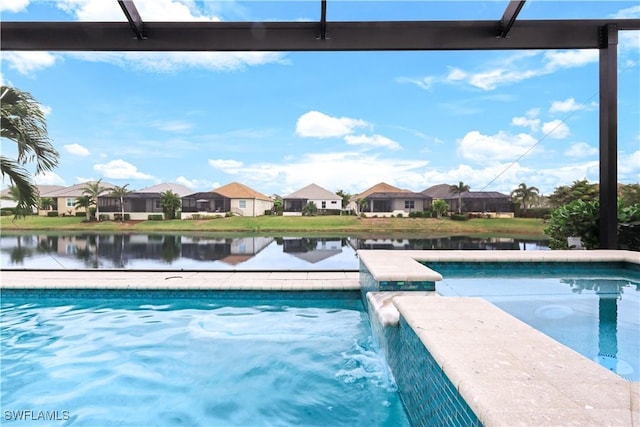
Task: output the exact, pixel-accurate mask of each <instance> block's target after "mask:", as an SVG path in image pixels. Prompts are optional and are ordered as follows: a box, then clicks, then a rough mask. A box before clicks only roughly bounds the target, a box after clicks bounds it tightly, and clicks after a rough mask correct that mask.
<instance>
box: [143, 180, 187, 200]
mask: <svg viewBox="0 0 640 427" xmlns="http://www.w3.org/2000/svg"><path fill="white" fill-rule="evenodd" d="M168 190H171V191H173V192H174V193H176V194H177V195H178V196H180V197H184V196H186V195H188V194H191V193H193V190H191V189H189V188H187V187H185V186H184V185H181V184H174V183H173V182H163V183H161V184H157V185H153V186H151V187H147V188H143V189H142V190H138V191H136V193H164V192H165V191H168Z"/></svg>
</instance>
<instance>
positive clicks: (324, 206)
mask: <svg viewBox="0 0 640 427" xmlns="http://www.w3.org/2000/svg"><path fill="white" fill-rule="evenodd" d="M322 209H327V202H326V201H324V200H323V201H322Z"/></svg>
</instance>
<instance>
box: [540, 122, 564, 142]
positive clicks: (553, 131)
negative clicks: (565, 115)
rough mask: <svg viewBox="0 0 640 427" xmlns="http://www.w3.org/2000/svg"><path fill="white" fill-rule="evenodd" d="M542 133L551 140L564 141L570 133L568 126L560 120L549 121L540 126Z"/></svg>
mask: <svg viewBox="0 0 640 427" xmlns="http://www.w3.org/2000/svg"><path fill="white" fill-rule="evenodd" d="M542 132H543V133H544V134H545V135H548V136H549V138H553V139H564V138H566V137H568V136H569V134H570V133H571V132H570V131H569V126H567V124H566V123H564V122H563V121H562V120H551V121H550V122H546V123H543V124H542Z"/></svg>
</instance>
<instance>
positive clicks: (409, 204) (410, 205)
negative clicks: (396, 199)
mask: <svg viewBox="0 0 640 427" xmlns="http://www.w3.org/2000/svg"><path fill="white" fill-rule="evenodd" d="M415 207H416V206H415V200H405V201H404V208H405V209H415Z"/></svg>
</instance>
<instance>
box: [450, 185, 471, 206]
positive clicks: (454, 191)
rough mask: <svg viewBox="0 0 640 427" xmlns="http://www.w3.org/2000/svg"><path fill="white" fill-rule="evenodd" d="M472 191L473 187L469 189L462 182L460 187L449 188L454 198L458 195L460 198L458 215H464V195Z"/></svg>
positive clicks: (451, 186) (452, 186)
mask: <svg viewBox="0 0 640 427" xmlns="http://www.w3.org/2000/svg"><path fill="white" fill-rule="evenodd" d="M470 189H471V187H469V186H468V185H467V184H465V183H464V182H462V181H460V183H459V184H458V185H450V186H449V193H451V194H453V195H454V196H456V195H457V196H458V213H459V214H462V193H466V192H467V191H469V190H470Z"/></svg>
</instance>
